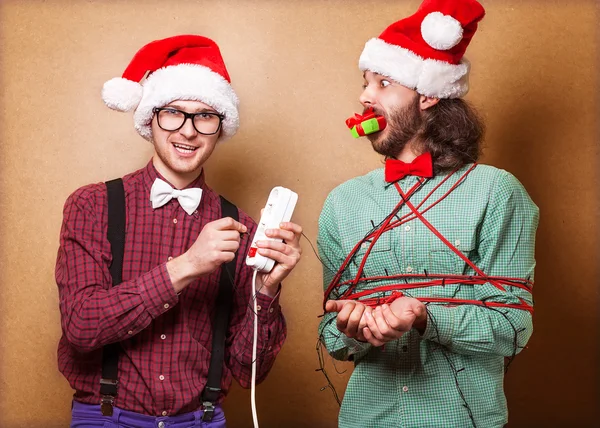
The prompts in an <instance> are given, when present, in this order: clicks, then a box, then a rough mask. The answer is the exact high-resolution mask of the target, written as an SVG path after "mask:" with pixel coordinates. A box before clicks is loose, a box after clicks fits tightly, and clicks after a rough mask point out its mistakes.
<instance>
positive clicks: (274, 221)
mask: <svg viewBox="0 0 600 428" xmlns="http://www.w3.org/2000/svg"><path fill="white" fill-rule="evenodd" d="M297 201H298V194H297V193H294V192H292V191H291V190H290V189H286V188H285V187H280V186H277V187H274V188H273V190H271V193H270V194H269V199H267V204H266V205H265V209H264V211H263V213H262V216H261V218H260V222H259V223H258V228H257V229H256V233H255V234H254V238H253V239H252V244H250V249H249V250H248V255H247V256H246V264H247V265H248V266H250V267H252V268H253V269H255V270H257V271H259V272H265V273H267V272H271V269H273V266H274V265H275V261H274V260H272V259H270V258H268V257H264V256H261V255H260V254H258V252H257V251H258V247H257V246H256V241H261V240H271V241H280V242H281V239H279V238H269V237H267V236H266V235H265V230H267V229H279V224H280V223H282V222H287V221H290V220H291V218H292V214H293V212H294V208H296V202H297Z"/></svg>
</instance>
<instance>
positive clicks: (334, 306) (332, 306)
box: [325, 300, 347, 312]
mask: <svg viewBox="0 0 600 428" xmlns="http://www.w3.org/2000/svg"><path fill="white" fill-rule="evenodd" d="M346 302H347V300H328V301H327V302H326V303H325V312H339V311H341V310H342V308H343V307H344V303H346Z"/></svg>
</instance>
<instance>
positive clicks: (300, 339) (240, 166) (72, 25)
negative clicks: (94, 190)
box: [0, 0, 600, 428]
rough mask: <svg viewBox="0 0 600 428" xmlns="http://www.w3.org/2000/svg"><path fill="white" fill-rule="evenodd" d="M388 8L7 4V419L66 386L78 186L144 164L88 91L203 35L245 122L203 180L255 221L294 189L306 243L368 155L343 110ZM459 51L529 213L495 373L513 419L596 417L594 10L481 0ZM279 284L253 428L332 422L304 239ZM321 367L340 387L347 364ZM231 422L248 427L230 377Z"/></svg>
mask: <svg viewBox="0 0 600 428" xmlns="http://www.w3.org/2000/svg"><path fill="white" fill-rule="evenodd" d="M418 4H419V1H417V0H411V1H405V2H401V1H398V0H393V1H364V0H363V1H342V0H337V1H327V2H326V1H302V2H291V1H289V2H285V1H275V0H271V1H269V0H257V1H250V0H246V1H243V0H238V1H233V0H230V1H212V2H209V1H197V2H192V1H187V2H184V1H179V2H177V1H164V0H163V1H150V0H148V1H129V2H125V1H85V2H84V1H76V2H74V1H66V0H64V1H58V0H56V1H33V0H31V1H3V2H2V3H0V35H1V36H0V37H1V39H0V52H1V59H0V61H1V62H0V85H1V86H0V88H1V91H0V95H1V99H0V105H1V115H2V117H1V126H0V153H1V160H0V167H1V170H0V171H1V172H0V192H1V203H2V207H1V209H0V233H1V237H2V239H1V241H0V263H1V266H2V268H1V269H0V280H1V284H2V287H1V288H0V335H1V336H0V426H2V427H7V428H18V427H28V428H29V427H34V428H37V427H44V428H53V427H65V426H67V425H68V420H69V408H70V395H71V390H70V388H69V386H68V384H67V382H66V381H65V380H64V379H63V378H62V377H61V375H60V374H59V373H58V371H57V369H56V344H57V341H58V338H59V335H60V326H59V313H58V305H57V291H56V286H55V283H54V277H53V270H54V261H55V256H56V250H57V245H58V231H59V227H60V222H61V215H62V206H63V203H64V201H65V199H66V197H67V196H68V194H69V193H71V192H72V191H73V190H74V189H76V188H77V187H79V186H81V185H84V184H86V183H89V182H97V181H103V180H106V179H110V178H113V177H117V176H121V175H124V174H125V173H127V172H129V171H132V170H134V169H137V168H139V167H141V166H143V165H144V164H145V163H146V162H147V160H148V159H149V157H150V155H151V153H152V147H151V145H150V144H148V143H146V142H145V141H144V140H142V139H141V138H140V137H139V136H137V134H136V133H135V131H134V129H133V126H132V116H131V114H122V113H116V112H113V111H111V110H109V109H108V108H106V107H105V106H104V105H103V103H102V101H101V99H100V88H101V86H102V84H103V82H104V81H106V80H108V79H109V78H111V77H115V76H118V75H120V74H121V73H122V71H123V70H124V68H125V66H126V64H127V63H128V61H129V60H130V59H131V57H132V55H133V53H134V52H135V51H136V50H137V49H138V48H139V47H141V46H142V45H143V44H145V43H147V42H149V41H150V40H154V39H158V38H163V37H167V36H171V35H175V34H182V33H198V34H202V35H206V36H209V37H211V38H214V39H215V40H216V41H217V42H218V43H219V45H220V46H221V49H222V52H223V55H224V57H225V59H226V63H227V66H228V68H229V71H230V74H231V76H232V79H233V85H234V87H235V89H236V91H237V92H238V95H239V96H240V99H241V101H242V107H241V115H242V127H241V131H240V133H239V134H238V136H236V137H235V139H233V140H232V141H229V142H227V143H225V144H224V145H223V146H222V147H220V148H219V149H218V150H217V151H216V152H215V154H214V156H213V158H212V159H211V160H210V161H209V164H208V166H207V171H208V179H209V183H211V184H212V185H213V187H214V188H215V189H216V190H217V191H219V192H221V193H223V194H224V195H225V196H226V197H228V198H230V199H231V200H233V201H235V202H236V203H237V204H238V205H239V206H240V207H241V208H243V209H245V210H246V211H247V212H248V213H250V214H251V215H253V216H257V215H258V213H259V210H260V208H261V207H262V205H263V204H264V202H265V200H266V197H267V194H268V192H269V190H270V189H271V188H272V187H273V186H275V185H283V186H286V187H290V188H292V189H294V190H296V191H297V192H298V193H299V195H300V200H299V205H298V209H297V211H296V214H295V220H296V221H297V222H299V223H301V224H302V225H303V226H304V228H305V231H306V234H307V235H308V236H309V237H310V238H311V240H312V241H313V242H314V241H315V240H316V233H317V217H318V214H319V212H320V209H321V206H322V203H323V201H324V199H325V197H326V195H327V193H328V192H329V191H330V190H331V189H332V188H333V187H334V186H336V185H337V184H339V183H341V182H343V181H345V180H347V179H349V178H351V177H353V176H356V175H360V174H363V173H366V172H367V171H369V170H371V169H373V168H376V167H379V166H380V163H379V162H380V160H379V158H378V156H376V155H375V154H373V153H372V151H371V149H370V145H369V144H368V143H367V142H366V141H364V140H360V141H356V140H353V139H352V138H351V136H350V134H349V132H348V131H347V130H346V129H345V127H344V123H343V121H344V119H345V118H346V117H347V116H349V115H350V114H351V113H352V112H354V111H356V110H358V109H359V105H358V102H357V98H358V95H359V93H360V86H361V84H362V78H361V73H360V72H359V71H358V69H357V59H358V56H359V54H360V51H361V49H362V47H363V44H364V42H365V41H366V40H367V39H368V38H370V37H373V36H376V35H378V34H379V33H380V32H381V31H382V30H383V28H384V27H385V26H387V25H388V24H389V23H391V22H392V21H394V20H396V19H398V18H400V17H402V16H405V15H407V14H409V13H411V12H412V11H414V10H415V9H416V8H417V6H418ZM484 6H486V8H487V12H488V15H487V17H486V18H485V20H484V21H483V23H482V25H481V30H480V31H479V33H478V34H477V35H476V36H475V38H474V40H473V43H472V46H471V47H470V49H469V51H468V57H469V58H470V60H471V61H472V63H473V72H472V79H471V83H472V91H471V93H470V94H469V95H468V99H469V100H470V101H472V102H473V103H474V104H475V105H476V106H478V107H479V108H480V110H481V112H482V113H483V114H484V116H485V117H486V119H487V123H488V134H487V143H486V146H487V147H486V152H485V157H484V162H486V163H489V164H492V165H495V166H498V167H501V168H505V169H508V170H510V171H511V172H513V173H514V174H515V175H516V176H517V177H518V178H519V179H520V180H521V181H522V182H523V183H524V184H525V187H526V188H527V189H528V190H529V192H530V194H531V196H532V198H533V200H534V201H535V202H536V203H537V204H538V205H539V207H540V209H541V224H540V227H539V232H538V241H537V260H538V269H537V272H536V292H535V298H536V304H537V309H536V314H535V331H534V335H533V338H532V340H531V341H530V344H529V348H528V349H527V350H526V351H525V352H523V353H522V354H521V355H520V356H519V357H518V358H517V360H516V361H515V363H514V365H513V366H512V368H511V370H510V371H509V374H508V377H507V380H506V390H507V394H508V400H509V408H510V421H511V423H510V426H512V427H538V426H539V427H542V426H543V427H591V426H596V423H597V420H598V416H599V415H598V410H597V403H598V385H597V374H598V341H599V336H598V288H597V277H598V267H597V263H596V261H597V250H598V239H597V236H598V227H597V219H598V215H599V209H598V208H599V204H598V202H599V201H598V198H597V195H598V193H597V185H598V172H597V171H598V162H597V159H598V142H597V141H596V140H597V138H596V137H597V136H598V134H597V129H596V126H597V117H598V116H597V114H598V103H597V100H598V96H597V94H598V90H599V89H600V88H599V85H598V80H597V74H598V67H597V65H598V63H597V60H596V52H597V51H598V49H597V48H598V38H597V34H596V31H597V30H596V29H597V23H598V16H597V14H596V6H595V2H594V1H569V2H559V1H541V0H540V1H517V0H514V1H508V0H507V1H501V0H497V1H494V2H492V1H487V2H484ZM304 249H305V253H304V254H305V256H304V260H303V261H302V263H301V265H300V266H299V267H298V269H297V270H296V271H295V272H294V274H293V276H292V277H291V278H290V279H289V280H288V281H286V284H285V290H284V293H283V296H282V304H283V307H284V310H285V314H286V317H287V321H288V326H289V335H288V340H287V343H286V345H285V346H284V349H283V351H282V352H281V354H280V356H279V358H278V360H277V362H276V364H275V367H274V369H273V371H272V373H271V374H270V376H269V378H268V380H267V381H266V382H265V383H264V384H263V385H261V386H260V387H259V388H258V398H257V401H258V407H259V416H260V420H261V422H262V426H263V427H333V426H335V425H336V417H337V405H336V404H335V402H334V400H333V398H332V396H331V394H330V392H329V391H327V390H325V391H322V392H321V391H320V388H321V387H322V386H324V385H325V384H326V383H325V379H324V378H323V376H322V375H321V374H320V373H318V372H315V369H316V368H317V367H318V364H317V358H316V353H315V349H314V348H315V343H316V337H317V336H316V327H317V324H318V320H317V315H318V314H319V311H320V305H321V296H322V292H321V282H320V281H321V269H320V266H319V263H318V261H317V259H316V257H315V256H314V255H313V254H312V251H311V250H310V247H309V245H308V244H307V242H306V241H304ZM328 368H329V373H330V375H332V377H333V378H334V382H335V384H336V385H337V387H338V390H339V391H340V392H343V388H344V385H345V383H346V380H347V377H348V375H349V373H350V370H351V367H350V366H348V365H338V369H339V368H345V369H347V370H348V371H347V372H346V373H345V374H343V375H337V374H335V370H333V366H332V364H331V362H329V363H328ZM226 410H227V412H228V416H229V421H230V426H233V427H250V426H251V418H250V402H249V393H248V392H247V391H245V390H242V389H241V388H239V387H237V386H236V387H234V389H233V390H232V392H231V394H230V396H229V399H228V401H227V403H226Z"/></svg>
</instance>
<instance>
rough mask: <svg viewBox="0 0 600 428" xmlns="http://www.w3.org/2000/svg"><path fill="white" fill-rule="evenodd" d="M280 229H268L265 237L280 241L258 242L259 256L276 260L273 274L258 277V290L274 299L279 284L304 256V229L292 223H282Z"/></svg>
mask: <svg viewBox="0 0 600 428" xmlns="http://www.w3.org/2000/svg"><path fill="white" fill-rule="evenodd" d="M279 227H280V229H267V230H265V235H267V237H269V238H279V239H282V240H283V242H279V241H271V240H264V241H257V242H256V246H257V247H258V254H260V255H261V256H264V257H268V258H270V259H273V260H275V266H273V269H271V272H268V273H261V274H259V275H258V277H257V281H256V289H257V291H259V292H260V293H263V294H266V295H267V296H270V297H274V296H275V295H276V294H277V290H278V288H279V284H281V281H283V280H284V279H285V278H286V277H287V276H288V275H289V274H290V272H291V271H292V269H294V267H296V265H297V264H298V262H299V261H300V256H301V255H302V248H300V237H301V236H302V228H301V227H300V226H299V225H297V224H295V223H291V222H285V223H281V224H280V225H279Z"/></svg>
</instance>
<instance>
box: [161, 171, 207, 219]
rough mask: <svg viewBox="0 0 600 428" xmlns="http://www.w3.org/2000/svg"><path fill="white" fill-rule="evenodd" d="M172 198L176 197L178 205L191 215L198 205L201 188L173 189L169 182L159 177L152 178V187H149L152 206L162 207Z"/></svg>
mask: <svg viewBox="0 0 600 428" xmlns="http://www.w3.org/2000/svg"><path fill="white" fill-rule="evenodd" d="M173 198H176V199H177V200H178V201H179V205H181V208H183V209H184V210H185V212H186V213H188V214H189V215H192V214H193V213H194V211H196V208H198V205H200V199H201V198H202V189H198V188H191V189H183V190H177V189H173V188H172V187H171V186H170V185H169V183H167V182H165V181H163V180H161V179H160V178H157V179H156V180H154V183H153V184H152V189H150V201H152V208H159V207H162V206H163V205H164V204H166V203H167V202H169V201H170V200H171V199H173Z"/></svg>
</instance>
